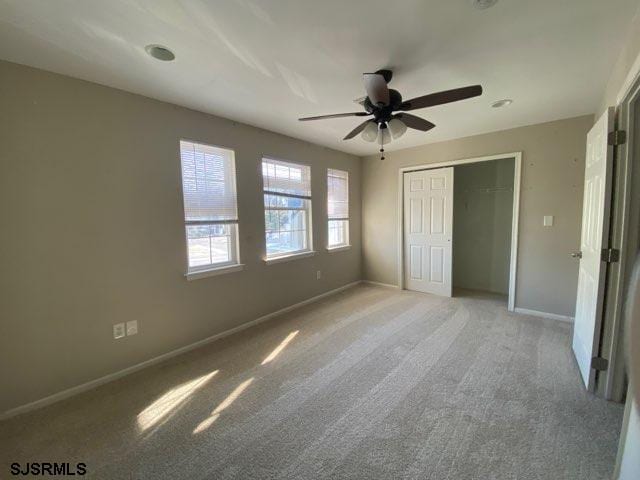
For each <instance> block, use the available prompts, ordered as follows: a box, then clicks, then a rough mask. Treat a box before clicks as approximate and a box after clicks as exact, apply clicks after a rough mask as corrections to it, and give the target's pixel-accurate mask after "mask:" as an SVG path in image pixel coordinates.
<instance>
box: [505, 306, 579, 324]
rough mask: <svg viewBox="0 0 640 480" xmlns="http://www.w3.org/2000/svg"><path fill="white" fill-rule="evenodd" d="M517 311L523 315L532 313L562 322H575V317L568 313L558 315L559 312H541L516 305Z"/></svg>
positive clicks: (515, 310) (535, 315) (515, 309)
mask: <svg viewBox="0 0 640 480" xmlns="http://www.w3.org/2000/svg"><path fill="white" fill-rule="evenodd" d="M513 311H514V312H515V313H520V314H522V315H531V316H533V317H541V318H550V319H551V320H558V321H560V322H568V323H573V317H568V316H567V315H558V314H557V313H548V312H540V311H538V310H529V309H528V308H520V307H516V308H514V309H513Z"/></svg>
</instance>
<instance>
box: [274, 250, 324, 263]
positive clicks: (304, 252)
mask: <svg viewBox="0 0 640 480" xmlns="http://www.w3.org/2000/svg"><path fill="white" fill-rule="evenodd" d="M316 253H317V252H316V251H315V250H302V251H300V252H295V253H288V254H286V255H279V256H277V257H271V258H265V259H264V263H266V264H267V265H273V264H275V263H283V262H290V261H292V260H298V259H300V258H307V257H313V256H314V255H315V254H316Z"/></svg>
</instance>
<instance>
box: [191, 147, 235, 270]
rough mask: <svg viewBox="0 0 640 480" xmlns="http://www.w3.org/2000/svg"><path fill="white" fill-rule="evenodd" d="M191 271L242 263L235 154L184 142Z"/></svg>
mask: <svg viewBox="0 0 640 480" xmlns="http://www.w3.org/2000/svg"><path fill="white" fill-rule="evenodd" d="M180 160H181V164H182V192H183V198H184V220H185V230H186V236H187V253H188V258H189V267H188V271H189V272H193V271H202V270H206V269H208V268H211V267H219V266H223V265H232V264H236V263H238V242H237V236H238V207H237V198H236V172H235V158H234V152H233V150H228V149H226V148H220V147H214V146H211V145H204V144H201V143H194V142H189V141H185V140H181V141H180Z"/></svg>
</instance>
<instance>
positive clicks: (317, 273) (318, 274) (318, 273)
mask: <svg viewBox="0 0 640 480" xmlns="http://www.w3.org/2000/svg"><path fill="white" fill-rule="evenodd" d="M321 278H322V272H321V271H320V270H318V271H317V272H316V280H320V279H321Z"/></svg>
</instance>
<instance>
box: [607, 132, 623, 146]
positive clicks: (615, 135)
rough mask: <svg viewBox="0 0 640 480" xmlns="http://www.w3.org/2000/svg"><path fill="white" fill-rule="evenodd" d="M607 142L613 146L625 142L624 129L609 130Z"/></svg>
mask: <svg viewBox="0 0 640 480" xmlns="http://www.w3.org/2000/svg"><path fill="white" fill-rule="evenodd" d="M607 143H608V144H609V145H613V146H614V147H617V146H618V145H624V144H625V143H627V132H626V131H624V130H614V131H613V132H609V137H608V138H607Z"/></svg>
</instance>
